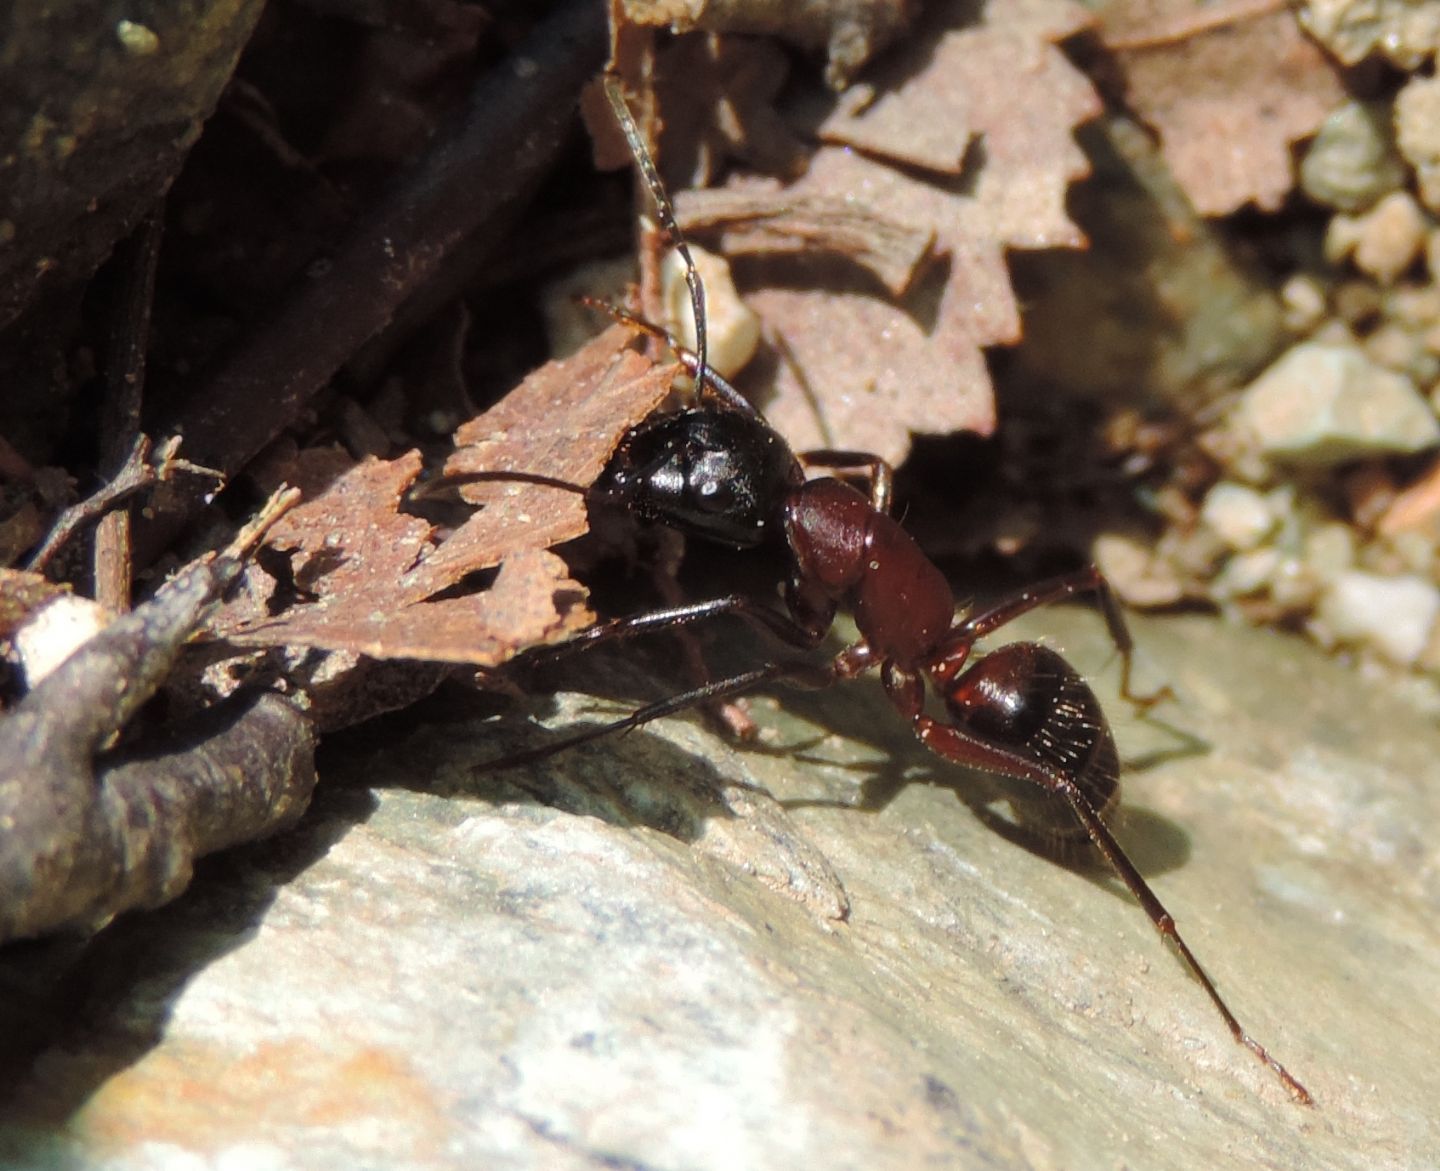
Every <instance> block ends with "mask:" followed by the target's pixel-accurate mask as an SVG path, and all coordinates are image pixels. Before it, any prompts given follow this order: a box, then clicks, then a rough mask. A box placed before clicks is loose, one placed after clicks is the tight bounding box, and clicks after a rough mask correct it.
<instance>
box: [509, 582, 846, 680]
mask: <svg viewBox="0 0 1440 1171" xmlns="http://www.w3.org/2000/svg"><path fill="white" fill-rule="evenodd" d="M726 614H733V615H734V616H736V617H738V618H743V619H745V620H746V621H747V622H750V623H753V624H754V625H756V626H758V627H760V628H761V629H762V630H766V631H768V632H769V633H771V634H773V635H774V636H775V637H776V638H778V639H780V640H781V641H782V642H784V643H787V644H789V645H790V646H794V647H798V648H800V649H802V650H810V649H811V648H813V647H815V646H817V645H818V644H819V643H820V640H821V639H823V638H824V637H825V633H826V631H827V630H829V629H830V623H829V622H828V621H826V622H825V623H824V625H823V626H822V625H820V624H819V622H818V621H817V622H814V623H801V622H798V621H796V620H795V619H794V618H793V617H791V616H790V615H787V614H785V613H782V612H781V611H779V610H776V609H774V608H773V607H771V606H766V605H764V604H763V603H761V602H757V601H756V600H755V599H754V598H750V597H746V596H745V595H743V594H730V595H728V596H726V597H723V598H711V599H709V600H708V601H704V602H691V603H688V604H686V605H683V606H670V607H667V608H666V609H663V610H651V611H649V612H648V613H645V614H630V615H627V616H626V617H624V618H615V619H612V620H611V621H609V622H601V623H598V624H597V625H595V626H592V627H590V629H589V630H583V631H581V632H580V633H579V634H577V635H576V636H575V637H574V638H571V639H567V640H566V641H565V642H562V643H558V644H557V645H555V646H550V647H537V648H536V649H534V650H532V651H527V652H525V654H524V656H523V658H524V660H525V661H526V662H529V663H550V662H554V661H557V660H559V659H564V658H568V657H569V656H571V655H573V654H576V653H577V652H579V651H583V650H587V649H589V648H590V647H593V646H597V645H599V644H600V643H605V642H612V641H615V640H618V639H625V638H635V637H637V636H638V635H642V634H653V633H655V632H657V631H662V630H671V629H679V628H683V627H686V626H692V625H694V624H695V623H697V622H705V621H708V620H709V619H711V618H719V617H721V616H723V615H726Z"/></svg>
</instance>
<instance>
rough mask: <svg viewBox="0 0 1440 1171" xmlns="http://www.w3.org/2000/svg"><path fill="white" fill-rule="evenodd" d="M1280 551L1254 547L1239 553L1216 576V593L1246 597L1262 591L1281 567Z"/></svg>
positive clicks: (1222, 595) (1232, 596)
mask: <svg viewBox="0 0 1440 1171" xmlns="http://www.w3.org/2000/svg"><path fill="white" fill-rule="evenodd" d="M1280 562H1281V557H1280V552H1279V550H1276V549H1253V550H1251V551H1250V552H1249V553H1237V554H1236V555H1235V556H1234V557H1232V558H1230V560H1229V561H1227V562H1225V565H1224V567H1223V568H1222V569H1221V570H1220V572H1219V573H1218V574H1216V576H1215V582H1214V593H1215V596H1216V597H1218V598H1244V597H1249V596H1251V595H1253V594H1258V593H1262V592H1263V591H1264V590H1266V589H1267V588H1268V587H1269V585H1270V580H1271V579H1272V578H1273V577H1274V576H1275V574H1276V573H1277V572H1279V569H1280Z"/></svg>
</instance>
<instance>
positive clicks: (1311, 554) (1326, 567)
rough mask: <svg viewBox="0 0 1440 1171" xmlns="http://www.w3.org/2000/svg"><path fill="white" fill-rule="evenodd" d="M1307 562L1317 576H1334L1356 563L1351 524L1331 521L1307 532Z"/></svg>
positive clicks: (1305, 551)
mask: <svg viewBox="0 0 1440 1171" xmlns="http://www.w3.org/2000/svg"><path fill="white" fill-rule="evenodd" d="M1304 558H1305V564H1306V565H1307V566H1308V567H1309V569H1310V571H1311V572H1312V573H1314V574H1315V576H1317V577H1320V578H1326V579H1328V578H1333V577H1335V576H1337V575H1338V574H1341V573H1344V572H1345V571H1346V570H1348V569H1350V568H1351V567H1352V566H1353V565H1354V564H1355V533H1354V531H1353V530H1352V529H1351V528H1350V526H1349V525H1345V524H1340V523H1339V522H1338V521H1331V522H1330V523H1328V524H1322V525H1320V526H1318V527H1317V528H1314V529H1312V530H1311V531H1310V532H1308V533H1306V534H1305V545H1304Z"/></svg>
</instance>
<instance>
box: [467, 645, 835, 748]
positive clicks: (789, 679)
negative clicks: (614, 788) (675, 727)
mask: <svg viewBox="0 0 1440 1171" xmlns="http://www.w3.org/2000/svg"><path fill="white" fill-rule="evenodd" d="M835 678H836V672H835V668H834V667H833V666H823V667H817V666H814V665H813V664H809V663H767V664H766V665H765V666H763V667H757V668H756V669H755V670H753V671H746V672H744V673H742V674H739V675H732V676H731V677H730V678H729V679H720V680H717V681H715V682H713V683H707V684H705V685H704V686H703V687H696V688H694V689H693V690H691V691H683V692H681V693H680V694H679V695H672V696H671V697H670V698H669V699H662V700H659V701H658V702H656V703H650V704H646V705H645V706H644V707H642V708H637V709H636V710H635V711H633V712H631V713H630V714H629V715H628V716H626V717H625V718H624V719H621V720H615V721H613V722H611V723H609V724H601V725H599V726H598V727H595V728H587V729H586V730H585V731H583V732H579V733H577V734H575V735H574V736H567V737H565V738H564V739H562V740H556V741H553V742H552V743H550V744H543V745H541V746H540V747H539V748H531V749H529V750H527V751H525V752H517V753H515V754H514V755H512V756H504V757H501V758H500V759H498V760H491V761H487V762H486V763H484V764H480V765H477V766H476V768H475V771H476V772H491V771H494V770H497V769H506V768H516V767H518V766H520V765H525V764H534V763H535V762H536V761H538V760H545V759H546V758H548V757H551V756H554V755H556V754H557V753H560V752H565V751H567V750H568V749H571V748H575V747H578V746H579V745H581V744H588V743H590V741H592V740H599V739H601V738H602V737H605V736H610V735H613V734H615V733H616V732H628V731H630V730H631V729H633V728H639V727H641V726H642V725H644V724H648V723H650V722H651V721H653V720H658V719H661V718H662V717H664V716H672V715H674V714H675V713H676V712H682V711H684V710H685V709H686V708H691V707H696V706H697V705H699V704H702V703H706V702H709V701H711V700H717V699H731V698H733V697H735V696H738V695H745V694H747V693H748V692H751V691H754V690H756V689H757V688H759V687H763V686H764V685H765V684H767V683H777V682H780V683H793V684H796V685H798V686H801V687H812V688H820V687H828V686H829V685H830V684H831V683H833V682H834V681H835Z"/></svg>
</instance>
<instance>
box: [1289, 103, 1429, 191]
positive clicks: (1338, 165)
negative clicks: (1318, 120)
mask: <svg viewBox="0 0 1440 1171" xmlns="http://www.w3.org/2000/svg"><path fill="white" fill-rule="evenodd" d="M1404 182H1405V164H1404V163H1403V162H1401V160H1400V156H1399V154H1398V153H1397V152H1396V150H1395V132H1394V129H1393V126H1392V122H1391V111H1390V107H1389V106H1388V105H1385V104H1384V103H1380V102H1346V103H1345V104H1344V105H1343V106H1341V107H1340V108H1339V109H1338V110H1336V111H1335V112H1334V113H1333V114H1331V115H1330V117H1328V118H1327V119H1325V124H1324V125H1323V126H1321V127H1320V132H1319V133H1318V134H1316V135H1315V140H1314V141H1313V142H1312V143H1311V144H1310V149H1309V150H1307V151H1306V152H1305V157H1304V158H1303V159H1302V160H1301V162H1300V186H1301V188H1302V189H1303V190H1304V192H1305V194H1306V195H1308V196H1309V197H1310V198H1311V199H1313V200H1315V202H1316V203H1323V204H1324V205H1325V206H1326V207H1333V208H1335V209H1336V210H1337V211H1351V212H1354V211H1363V210H1365V208H1367V207H1369V206H1370V205H1371V204H1373V203H1374V202H1375V201H1376V200H1378V199H1379V198H1380V197H1381V196H1382V195H1386V194H1388V193H1389V192H1391V191H1395V190H1397V189H1398V188H1399V187H1400V186H1401V185H1402V184H1403V183H1404Z"/></svg>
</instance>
